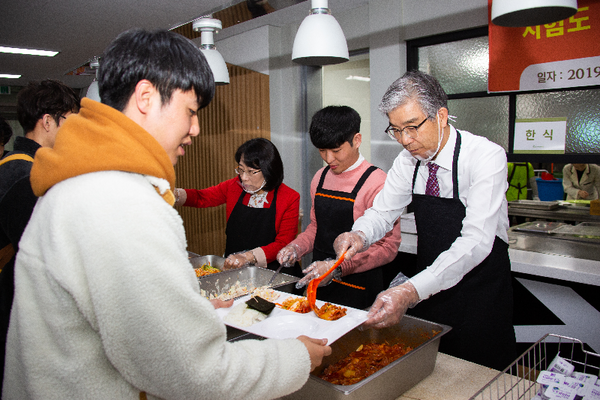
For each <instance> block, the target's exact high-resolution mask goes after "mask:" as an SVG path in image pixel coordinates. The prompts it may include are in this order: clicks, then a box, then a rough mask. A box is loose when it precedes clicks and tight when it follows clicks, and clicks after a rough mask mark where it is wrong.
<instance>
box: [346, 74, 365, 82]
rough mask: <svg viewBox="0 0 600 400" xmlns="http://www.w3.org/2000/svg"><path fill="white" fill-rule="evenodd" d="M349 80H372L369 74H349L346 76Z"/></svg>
mask: <svg viewBox="0 0 600 400" xmlns="http://www.w3.org/2000/svg"><path fill="white" fill-rule="evenodd" d="M346 80H347V81H360V82H371V78H370V77H368V76H359V75H348V76H347V77H346Z"/></svg>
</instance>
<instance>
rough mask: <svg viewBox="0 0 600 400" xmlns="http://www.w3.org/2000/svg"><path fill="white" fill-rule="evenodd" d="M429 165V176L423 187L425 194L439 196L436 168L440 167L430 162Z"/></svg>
mask: <svg viewBox="0 0 600 400" xmlns="http://www.w3.org/2000/svg"><path fill="white" fill-rule="evenodd" d="M427 166H428V167H429V178H427V187H426V188H425V194H426V195H428V196H434V197H440V185H439V184H438V179H437V175H436V174H437V170H438V168H439V167H440V166H439V165H437V164H434V163H432V162H430V163H428V164H427Z"/></svg>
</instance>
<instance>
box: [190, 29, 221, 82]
mask: <svg viewBox="0 0 600 400" xmlns="http://www.w3.org/2000/svg"><path fill="white" fill-rule="evenodd" d="M192 26H193V29H194V31H196V32H200V51H201V52H202V54H204V57H206V61H207V62H208V65H209V66H210V69H211V70H212V73H213V76H214V78H215V84H217V85H227V84H228V83H229V71H227V65H226V64H225V60H224V59H223V56H222V55H221V53H219V52H218V51H217V48H216V47H215V40H214V33H215V32H217V30H219V29H221V28H222V24H221V21H220V20H218V19H214V18H200V19H197V20H196V21H194V23H193V25H192Z"/></svg>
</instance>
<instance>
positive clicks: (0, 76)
mask: <svg viewBox="0 0 600 400" xmlns="http://www.w3.org/2000/svg"><path fill="white" fill-rule="evenodd" d="M20 77H21V75H13V74H0V78H4V79H19V78H20Z"/></svg>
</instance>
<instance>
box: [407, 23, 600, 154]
mask: <svg viewBox="0 0 600 400" xmlns="http://www.w3.org/2000/svg"><path fill="white" fill-rule="evenodd" d="M487 35H488V29H487V26H486V27H482V28H476V29H471V30H467V31H461V32H453V33H449V34H444V35H438V36H431V37H427V38H422V39H415V40H411V41H408V43H407V50H408V51H407V54H408V55H407V66H408V69H409V70H415V69H418V70H420V71H423V72H427V73H429V74H431V75H433V76H435V77H436V78H437V79H438V80H439V81H440V83H441V84H442V86H443V87H444V89H445V90H446V92H447V93H448V98H449V101H448V108H449V111H450V115H454V116H455V117H456V122H453V123H452V124H453V125H454V126H456V127H457V128H458V129H464V130H467V131H470V132H472V133H474V134H476V135H480V136H485V137H487V138H488V139H490V140H491V141H493V142H495V143H497V144H498V145H500V146H502V147H503V148H504V150H505V151H506V152H507V153H508V159H509V161H530V162H552V163H553V162H557V163H568V162H581V163H585V162H597V158H598V153H600V115H599V114H598V112H597V110H598V106H599V105H600V89H599V88H598V87H584V88H572V89H560V90H548V91H542V92H540V91H538V92H512V93H507V94H502V93H500V94H498V93H488V92H487V78H488V67H489V61H488V36H487ZM552 117H566V118H567V137H566V144H565V154H513V152H512V145H513V135H514V123H515V119H528V118H552Z"/></svg>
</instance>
